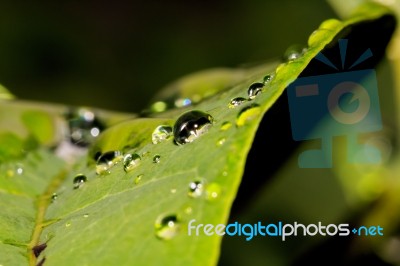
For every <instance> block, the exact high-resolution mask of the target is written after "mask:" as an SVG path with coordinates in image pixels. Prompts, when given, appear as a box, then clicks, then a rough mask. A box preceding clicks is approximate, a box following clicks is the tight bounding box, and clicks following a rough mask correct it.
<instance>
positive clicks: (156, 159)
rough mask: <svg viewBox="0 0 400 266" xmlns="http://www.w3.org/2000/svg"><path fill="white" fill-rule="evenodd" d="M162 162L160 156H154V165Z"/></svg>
mask: <svg viewBox="0 0 400 266" xmlns="http://www.w3.org/2000/svg"><path fill="white" fill-rule="evenodd" d="M160 160H161V156H160V155H154V157H153V163H159V162H160Z"/></svg>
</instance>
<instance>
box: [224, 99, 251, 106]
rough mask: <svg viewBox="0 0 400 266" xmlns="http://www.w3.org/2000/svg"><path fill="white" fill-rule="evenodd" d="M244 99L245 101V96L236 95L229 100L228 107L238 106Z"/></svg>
mask: <svg viewBox="0 0 400 266" xmlns="http://www.w3.org/2000/svg"><path fill="white" fill-rule="evenodd" d="M246 101H247V99H246V98H243V97H236V98H233V99H232V100H231V101H230V102H229V104H228V107H229V108H235V107H238V106H239V105H241V104H242V103H244V102H246Z"/></svg>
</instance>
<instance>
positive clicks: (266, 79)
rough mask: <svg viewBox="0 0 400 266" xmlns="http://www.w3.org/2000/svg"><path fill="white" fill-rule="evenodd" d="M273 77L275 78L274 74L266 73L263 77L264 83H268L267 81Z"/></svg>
mask: <svg viewBox="0 0 400 266" xmlns="http://www.w3.org/2000/svg"><path fill="white" fill-rule="evenodd" d="M272 78H273V75H271V74H270V75H266V76H265V77H264V78H263V83H264V85H265V84H267V83H269V82H271V80H272Z"/></svg>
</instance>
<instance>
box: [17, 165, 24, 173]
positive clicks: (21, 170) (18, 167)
mask: <svg viewBox="0 0 400 266" xmlns="http://www.w3.org/2000/svg"><path fill="white" fill-rule="evenodd" d="M15 173H16V174H17V175H22V174H23V173H24V168H23V166H22V164H17V165H16V167H15Z"/></svg>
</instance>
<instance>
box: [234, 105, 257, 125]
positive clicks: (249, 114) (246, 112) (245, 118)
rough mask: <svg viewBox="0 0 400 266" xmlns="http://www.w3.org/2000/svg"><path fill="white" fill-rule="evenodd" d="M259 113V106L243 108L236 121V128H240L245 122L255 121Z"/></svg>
mask: <svg viewBox="0 0 400 266" xmlns="http://www.w3.org/2000/svg"><path fill="white" fill-rule="evenodd" d="M260 113H261V108H260V106H259V105H250V106H247V107H245V108H243V109H242V110H241V111H240V112H239V114H238V117H237V119H236V126H238V127H241V126H243V125H245V124H246V123H247V122H249V121H251V120H253V119H255V118H256V117H258V116H259V115H260Z"/></svg>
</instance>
